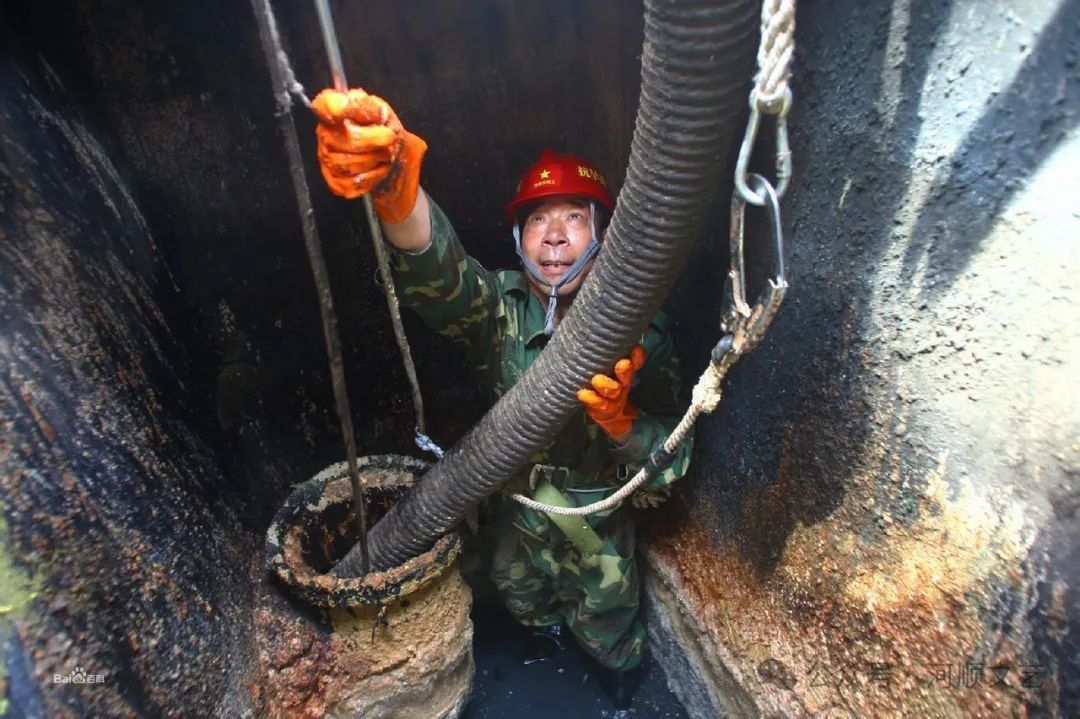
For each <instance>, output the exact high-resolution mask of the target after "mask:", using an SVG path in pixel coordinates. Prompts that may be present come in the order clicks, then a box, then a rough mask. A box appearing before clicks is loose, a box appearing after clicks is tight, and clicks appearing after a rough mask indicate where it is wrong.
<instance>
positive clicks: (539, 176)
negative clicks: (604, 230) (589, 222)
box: [506, 150, 615, 224]
mask: <svg viewBox="0 0 1080 719" xmlns="http://www.w3.org/2000/svg"><path fill="white" fill-rule="evenodd" d="M555 195H574V196H576V197H584V198H586V199H589V200H593V201H595V202H598V203H600V205H602V206H603V207H604V208H605V209H606V210H607V211H608V212H609V213H612V212H614V211H615V200H613V199H612V197H611V192H610V191H609V190H608V186H607V180H605V179H604V176H603V175H601V174H600V171H599V170H597V169H596V168H595V167H594V166H593V165H592V164H590V163H588V162H586V161H585V160H583V159H581V158H580V157H578V156H577V155H571V154H569V153H562V152H552V151H551V150H544V151H543V152H542V153H540V159H538V160H537V161H536V162H535V163H533V166H532V167H530V168H529V169H528V170H526V171H525V174H524V175H522V176H521V181H520V182H518V187H517V194H515V195H514V199H513V200H511V201H510V204H508V205H507V206H506V217H507V219H508V220H510V223H511V224H513V223H514V222H516V221H517V213H518V210H520V209H521V206H522V205H524V204H526V203H528V202H532V201H533V200H539V199H542V198H544V197H554V196H555Z"/></svg>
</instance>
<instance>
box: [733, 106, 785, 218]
mask: <svg viewBox="0 0 1080 719" xmlns="http://www.w3.org/2000/svg"><path fill="white" fill-rule="evenodd" d="M790 109H791V88H786V89H785V90H784V98H783V101H782V102H781V103H780V109H779V110H777V111H776V112H767V111H765V110H764V109H763V107H762V104H761V103H759V102H758V99H757V91H756V90H753V91H751V92H750V117H749V119H748V120H747V121H746V133H745V134H744V135H743V141H742V145H741V146H740V147H739V159H738V161H736V163H735V190H736V191H737V192H738V193H739V196H740V197H742V199H743V200H745V201H746V202H749V203H750V204H751V205H757V206H758V207H760V206H762V205H764V204H765V198H763V197H762V196H761V195H758V194H757V193H755V192H754V191H753V190H752V189H751V188H750V187H749V186H747V182H746V181H747V177H748V173H749V168H750V155H751V154H752V153H753V151H754V144H755V143H756V142H757V133H758V127H759V126H760V125H761V115H762V114H763V113H764V114H770V115H775V116H776V196H777V197H783V196H784V193H785V192H787V188H788V184H789V183H790V182H791V145H790V144H789V141H788V127H787V116H788V111H789V110H790Z"/></svg>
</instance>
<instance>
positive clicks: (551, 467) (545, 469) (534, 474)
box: [529, 464, 570, 492]
mask: <svg viewBox="0 0 1080 719" xmlns="http://www.w3.org/2000/svg"><path fill="white" fill-rule="evenodd" d="M560 472H561V473H562V474H563V476H564V477H566V479H570V468H569V467H563V466H561V465H558V464H534V465H533V468H532V470H531V471H530V472H529V491H531V492H535V491H536V485H538V484H539V483H540V480H541V479H546V480H548V481H549V482H551V483H552V484H555V477H556V476H557V475H558V474H559V473H560Z"/></svg>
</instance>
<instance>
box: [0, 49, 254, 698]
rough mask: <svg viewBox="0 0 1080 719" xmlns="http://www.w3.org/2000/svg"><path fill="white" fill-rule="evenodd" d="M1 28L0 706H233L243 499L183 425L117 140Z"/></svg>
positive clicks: (178, 360) (248, 550)
mask: <svg viewBox="0 0 1080 719" xmlns="http://www.w3.org/2000/svg"><path fill="white" fill-rule="evenodd" d="M5 40H6V42H5V45H6V50H8V51H9V54H6V55H5V57H4V58H3V59H2V60H0V136H2V138H3V139H2V141H0V142H2V145H0V147H2V150H0V206H2V212H0V328H2V330H0V426H2V427H3V438H2V440H0V509H2V512H0V537H2V539H0V642H2V646H3V655H4V663H3V669H2V671H0V690H2V691H0V715H3V716H12V717H22V716H27V717H44V716H65V715H67V716H76V715H78V716H91V715H92V716H121V715H133V714H137V715H162V714H163V713H164V712H166V711H167V710H175V709H176V708H177V707H178V706H179V704H178V703H177V697H181V696H182V697H184V701H185V703H184V705H183V706H185V707H186V708H187V710H188V711H191V712H193V713H195V714H199V715H205V716H209V715H210V714H212V713H215V712H217V713H225V714H234V715H235V713H236V712H237V711H239V710H240V708H242V707H243V706H244V704H245V703H246V699H245V697H246V692H245V691H242V685H243V683H244V676H243V674H244V671H245V667H247V665H248V664H249V663H250V657H249V656H248V654H249V644H250V636H249V635H250V625H251V619H250V605H251V590H250V580H249V579H248V575H249V573H250V571H251V560H252V556H253V553H254V552H255V550H256V545H255V543H254V542H253V539H254V536H255V535H254V534H253V533H252V532H251V531H244V519H243V513H244V512H245V508H246V507H249V506H250V503H251V501H252V498H251V497H245V496H244V494H242V493H239V492H238V491H237V488H236V487H235V486H234V485H233V484H232V481H231V479H230V477H229V476H227V475H226V474H225V473H224V472H223V471H222V469H221V466H220V464H219V462H218V460H217V458H216V457H215V456H214V454H213V452H212V451H211V449H210V447H209V446H208V445H207V444H206V443H205V442H204V441H203V440H202V439H201V438H200V437H199V435H198V434H197V432H196V431H195V429H194V428H195V427H197V426H199V418H197V417H195V416H193V415H192V412H191V406H192V404H193V403H192V402H191V394H190V393H189V392H188V390H187V388H186V387H185V386H184V384H183V382H182V380H181V376H182V374H183V372H184V368H185V365H186V364H187V363H188V355H187V354H186V352H185V351H184V349H183V347H182V346H181V345H180V344H179V342H178V338H177V336H176V334H175V333H174V332H173V330H172V328H171V327H170V324H169V322H168V320H167V319H166V316H165V314H164V312H163V309H162V308H163V305H164V304H166V303H168V302H169V300H170V298H171V299H173V300H175V296H176V294H177V289H176V287H175V278H174V277H173V276H172V275H171V274H170V273H169V270H168V268H167V267H166V266H165V265H164V264H163V263H162V253H161V249H160V244H159V242H160V238H159V237H157V236H156V234H155V232H154V231H153V230H152V229H151V228H150V226H149V223H148V221H147V218H146V216H145V215H144V214H143V211H142V208H141V206H140V204H139V202H138V201H137V200H136V199H135V198H134V197H133V195H132V194H131V191H130V184H129V179H128V177H127V176H126V173H125V171H124V168H123V166H122V165H117V164H115V162H114V158H116V157H117V156H118V154H119V153H118V152H117V150H116V148H115V146H113V145H111V144H109V142H108V141H107V140H106V139H104V135H103V134H102V133H100V132H99V130H98V128H97V127H95V125H94V123H93V121H92V120H91V119H90V118H88V117H87V116H86V115H85V114H84V113H83V112H82V108H81V107H80V103H79V101H78V99H77V98H76V97H75V96H74V95H73V94H72V93H70V92H68V90H67V89H66V87H65V86H64V84H63V81H62V80H61V79H60V77H59V76H58V75H56V74H55V73H54V72H53V70H52V68H51V67H50V66H49V65H48V63H47V62H46V61H45V60H44V59H42V58H41V57H40V56H37V55H34V54H32V53H31V52H30V51H28V50H27V49H26V48H25V47H20V46H19V45H18V44H17V43H15V42H12V38H11V37H10V36H9V37H7V38H5ZM72 679H75V680H76V681H77V682H78V683H70V681H71V680H72Z"/></svg>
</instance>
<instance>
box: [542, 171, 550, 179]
mask: <svg viewBox="0 0 1080 719" xmlns="http://www.w3.org/2000/svg"><path fill="white" fill-rule="evenodd" d="M549 177H551V170H540V179H541V180H546V179H548V178H549Z"/></svg>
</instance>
